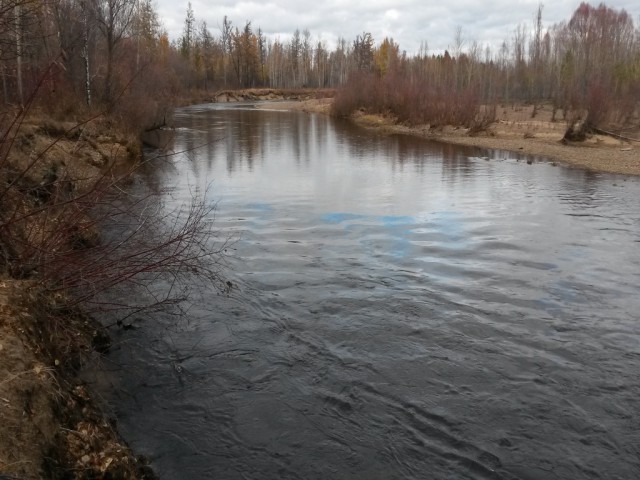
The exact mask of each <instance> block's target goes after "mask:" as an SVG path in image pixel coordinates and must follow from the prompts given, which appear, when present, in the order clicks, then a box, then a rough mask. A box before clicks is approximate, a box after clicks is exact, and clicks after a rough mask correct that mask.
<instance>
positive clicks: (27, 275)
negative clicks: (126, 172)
mask: <svg viewBox="0 0 640 480" xmlns="http://www.w3.org/2000/svg"><path fill="white" fill-rule="evenodd" d="M12 141H13V148H12V149H11V151H10V153H9V156H7V157H3V158H2V162H0V166H1V167H2V168H1V170H0V175H1V176H2V178H1V180H2V185H3V188H4V190H3V193H2V197H0V199H1V200H2V209H3V212H2V217H1V218H0V227H1V228H2V229H3V232H2V234H3V235H2V237H1V238H0V240H1V241H0V260H2V267H3V268H2V271H0V418H1V419H2V421H1V422H0V477H2V478H5V476H6V477H8V478H19V479H21V480H26V479H37V478H54V479H57V478H77V479H85V478H86V479H88V478H92V479H96V478H155V477H154V474H153V472H151V470H150V469H149V468H148V467H147V466H146V465H145V462H144V460H143V459H139V458H136V457H135V456H134V455H133V454H132V452H131V450H130V449H129V448H128V447H127V446H126V444H125V443H124V442H122V441H121V440H120V439H119V437H118V435H117V433H116V430H115V428H114V423H113V421H112V420H110V419H108V418H106V417H105V416H104V415H103V413H102V412H101V410H100V409H99V408H98V406H97V404H96V402H95V401H94V400H93V399H92V397H91V394H90V392H89V390H88V389H87V388H86V387H85V386H84V385H83V384H82V383H81V382H80V381H79V380H78V378H77V374H78V372H79V371H80V369H81V368H82V365H83V364H85V363H86V362H87V361H88V360H89V358H90V357H91V356H92V355H96V354H97V353H96V351H98V350H100V351H104V350H105V349H106V348H107V347H108V337H107V335H106V334H105V332H104V331H103V329H102V327H101V326H100V325H99V324H98V323H97V322H96V321H95V320H93V319H92V318H89V317H88V316H86V315H85V314H83V312H82V311H81V310H80V309H77V308H73V307H70V304H69V302H67V301H66V297H65V296H64V293H62V292H58V293H52V292H50V291H49V292H48V293H46V292H47V289H45V288H42V283H41V272H39V268H40V267H39V266H38V263H37V262H36V261H33V263H32V260H34V259H36V258H40V257H41V256H42V255H43V254H44V252H45V251H46V250H47V249H48V248H51V247H50V245H52V243H47V242H46V239H51V238H52V236H53V237H55V235H57V234H58V233H57V232H58V231H59V229H58V227H56V226H59V225H60V224H61V223H59V222H63V220H64V218H62V217H68V216H69V215H68V211H67V210H64V208H65V207H68V206H69V205H70V201H67V200H66V199H65V198H66V197H65V198H63V195H69V198H72V196H71V194H70V193H69V192H72V191H73V192H83V191H84V190H85V189H87V188H91V187H90V186H91V185H92V183H93V182H94V181H95V180H93V179H95V178H96V177H100V178H104V177H105V175H106V174H107V173H108V175H110V176H116V177H117V175H118V174H117V172H118V171H120V170H121V169H126V165H127V164H129V163H130V162H134V161H135V159H136V157H137V156H138V148H139V147H138V146H137V144H136V142H135V141H131V139H126V138H123V137H122V136H121V135H120V136H118V135H117V134H114V133H111V132H110V128H109V126H108V125H100V124H95V123H94V124H85V125H77V126H74V124H67V123H60V122H52V121H50V120H42V119H40V120H36V121H32V122H25V123H24V124H23V125H22V126H21V127H20V129H19V130H18V131H17V132H16V133H15V136H14V138H12ZM79 196H80V198H82V195H81V194H79ZM54 197H55V199H54ZM58 217H60V218H58ZM76 220H77V221H78V222H81V221H82V219H76ZM63 224H64V225H67V223H63ZM76 225H77V224H76ZM83 235H84V236H82V235H79V236H78V235H77V236H76V237H75V240H76V241H77V242H78V243H79V244H83V245H86V244H87V242H89V243H90V242H91V241H92V239H91V238H89V236H91V235H92V229H87V230H86V231H85V232H84V234H83ZM60 245H62V244H60ZM38 249H40V250H41V252H40V253H38Z"/></svg>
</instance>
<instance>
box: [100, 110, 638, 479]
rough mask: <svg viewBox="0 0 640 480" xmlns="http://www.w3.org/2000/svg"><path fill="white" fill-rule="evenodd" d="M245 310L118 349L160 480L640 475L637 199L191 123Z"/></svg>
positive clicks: (402, 142)
mask: <svg viewBox="0 0 640 480" xmlns="http://www.w3.org/2000/svg"><path fill="white" fill-rule="evenodd" d="M177 122H178V124H179V126H180V130H179V132H178V135H177V137H176V139H175V149H176V151H185V152H186V153H183V154H180V155H178V156H177V158H175V162H174V164H175V165H174V166H173V167H171V168H169V167H167V166H164V167H162V166H160V165H159V166H158V169H157V170H156V171H155V172H154V178H155V179H156V181H158V182H159V183H160V184H163V183H164V185H165V186H166V187H167V190H168V193H167V204H168V206H170V205H171V203H172V202H180V201H182V200H183V199H185V198H187V197H188V196H189V195H190V192H192V191H193V190H194V189H195V188H203V187H205V186H206V185H208V184H209V183H212V184H213V195H212V198H211V201H212V202H218V211H217V216H216V224H217V225H218V226H219V228H221V229H225V230H226V231H233V232H239V233H240V234H241V240H240V241H239V242H238V244H237V245H236V249H237V250H236V252H235V253H236V256H235V258H234V259H232V260H231V263H232V270H231V271H230V272H229V274H230V276H231V279H232V281H233V284H234V286H235V287H234V289H233V291H232V292H231V294H230V295H228V296H224V295H216V294H215V293H211V294H210V295H209V296H207V295H204V297H203V298H201V299H199V301H198V302H195V303H194V305H193V306H192V308H191V310H190V313H189V316H188V318H186V319H185V320H184V321H182V322H180V323H179V324H177V325H176V323H175V321H174V320H173V319H164V318H162V317H161V316H158V317H155V318H154V319H153V323H149V324H148V327H146V328H141V329H139V330H136V331H133V332H132V331H127V332H121V333H120V334H119V338H118V339H117V340H119V341H120V342H121V343H120V348H117V349H115V350H114V352H113V353H112V354H111V355H110V357H109V358H108V362H109V364H108V367H109V368H108V369H109V370H110V371H111V373H112V380H111V381H112V382H113V391H112V392H111V397H110V399H111V401H112V402H113V404H114V408H115V409H116V412H117V414H118V417H119V421H120V427H121V429H122V431H123V433H124V434H125V436H126V438H127V439H128V440H129V441H130V442H131V443H132V444H133V446H134V447H135V448H136V449H137V450H138V451H140V452H143V453H145V454H147V455H149V456H150V458H151V459H152V461H153V465H154V466H155V467H156V469H157V470H158V472H159V473H160V475H161V477H162V478H203V479H204V478H224V479H236V478H237V479H249V478H254V479H265V478H269V479H271V478H274V479H275V478H278V479H289V478H290V479H294V478H304V479H327V478H331V479H339V478H344V479H353V478H359V479H360V478H361V479H394V478H398V479H399V478H415V479H423V478H433V479H545V480H546V479H578V478H619V479H632V478H640V460H639V458H640V457H639V455H640V450H639V447H638V446H639V445H640V433H639V432H640V420H638V419H639V418H640V407H639V404H638V401H637V399H638V397H639V396H640V383H639V382H638V372H639V371H640V324H638V321H637V319H638V314H637V312H638V311H640V296H639V295H638V285H640V249H639V243H638V242H639V241H640V183H639V182H638V180H637V179H635V178H623V177H612V176H608V175H599V174H593V173H586V172H583V171H580V170H570V169H565V168H562V167H554V166H552V165H551V164H547V163H544V162H541V161H540V162H534V164H533V165H527V162H526V161H523V160H524V158H518V157H516V156H514V155H511V154H507V153H504V152H498V151H483V150H479V149H475V148H461V147H455V146H451V145H443V144H433V143H428V142H425V141H421V140H418V139H412V138H406V137H402V136H385V135H376V134H374V133H372V132H369V131H365V130H362V129H358V128H355V127H353V126H351V125H350V124H348V123H345V122H340V121H333V120H331V119H329V118H325V117H322V116H316V115H309V114H305V113H292V112H272V111H255V110H253V109H252V108H250V107H248V106H246V105H238V106H233V107H227V108H217V107H215V106H213V107H212V106H200V107H190V108H186V109H183V110H181V111H180V112H179V114H178V118H177Z"/></svg>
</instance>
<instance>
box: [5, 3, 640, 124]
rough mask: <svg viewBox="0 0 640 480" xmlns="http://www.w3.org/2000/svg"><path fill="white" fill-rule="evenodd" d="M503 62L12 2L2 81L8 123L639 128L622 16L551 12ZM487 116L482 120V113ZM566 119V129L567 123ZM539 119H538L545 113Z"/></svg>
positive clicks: (639, 64)
mask: <svg viewBox="0 0 640 480" xmlns="http://www.w3.org/2000/svg"><path fill="white" fill-rule="evenodd" d="M533 18H534V20H533V22H529V23H530V24H527V23H522V24H520V26H519V27H518V28H517V29H516V30H515V31H514V32H513V34H512V36H511V38H509V39H505V40H504V41H503V43H502V45H501V47H500V48H499V49H498V50H497V51H494V50H492V49H491V48H490V47H488V46H485V47H483V46H481V45H479V44H477V43H476V42H465V40H464V39H463V37H462V31H461V29H458V30H457V31H456V32H452V33H453V34H454V36H453V38H454V41H453V46H452V47H451V48H450V49H449V50H447V51H445V52H444V53H438V54H436V53H430V52H429V51H428V48H427V46H426V45H423V47H422V48H421V50H420V51H419V52H418V53H417V54H415V55H407V54H406V52H404V51H402V50H401V46H400V45H398V44H397V43H396V42H395V41H394V40H393V39H392V38H384V39H381V40H380V41H379V42H377V41H376V39H374V38H373V36H372V35H371V33H368V32H362V33H360V34H357V35H356V36H355V38H354V39H353V40H350V41H348V40H347V39H345V38H341V39H339V41H338V42H337V45H336V46H335V48H332V49H331V48H329V47H328V46H327V44H326V43H325V42H323V41H321V40H317V41H315V40H312V38H313V37H312V34H311V32H309V30H306V29H304V30H302V31H300V30H296V31H295V32H293V34H292V36H291V38H290V40H288V41H281V40H279V39H268V38H267V37H266V36H265V35H264V33H263V31H262V29H261V28H260V27H257V28H255V27H254V25H252V22H251V21H247V22H246V23H245V24H244V25H243V26H238V25H234V24H233V23H232V22H231V21H230V20H229V19H228V17H226V16H225V17H224V18H223V19H222V20H221V24H220V28H219V29H218V30H219V31H218V32H213V31H212V29H210V28H209V27H208V25H207V24H206V22H204V21H198V20H197V17H196V14H195V12H194V11H193V8H192V6H191V4H189V5H188V7H187V11H186V13H185V19H184V28H183V34H182V36H181V37H180V38H178V39H174V40H170V39H169V37H168V34H167V32H166V31H165V30H164V29H163V26H162V24H161V21H160V19H159V16H158V13H157V11H156V9H155V7H154V4H153V3H152V1H151V0H140V1H138V2H133V1H130V0H54V1H50V2H42V1H39V0H10V1H6V0H5V1H2V3H1V8H0V61H1V63H0V76H1V77H2V95H3V103H4V105H5V109H4V111H5V112H7V111H9V109H10V108H11V106H16V105H17V106H21V105H25V104H26V103H28V102H29V101H30V99H32V100H35V101H36V103H37V104H38V105H40V106H42V107H43V108H45V109H48V110H50V111H52V112H57V113H63V114H64V113H66V114H71V113H78V112H87V111H93V110H96V109H98V110H101V111H105V112H108V113H109V114H111V115H113V116H115V118H116V119H119V120H121V121H122V122H124V123H125V124H126V125H125V126H126V127H133V128H138V129H144V128H146V127H148V126H150V125H156V124H158V123H161V122H162V119H164V118H167V117H168V116H170V114H171V111H172V109H173V108H174V106H175V105H176V103H177V101H178V100H177V99H179V98H185V97H189V96H190V95H191V94H193V93H194V92H202V91H212V92H213V91H216V90H219V89H231V88H256V87H269V88H283V89H296V88H342V90H341V92H340V94H339V95H338V99H337V101H336V107H335V108H334V112H335V113H337V114H348V113H349V112H351V111H353V110H354V109H357V108H366V109H368V110H371V111H374V112H385V111H386V112H390V113H392V114H394V115H396V116H397V117H398V118H399V119H400V120H401V121H406V122H410V123H430V124H435V125H440V124H455V125H465V126H467V127H474V126H475V127H476V128H481V127H482V124H483V122H484V123H486V122H488V121H491V119H492V116H491V109H487V108H486V106H487V105H496V104H498V103H501V104H506V103H516V102H526V103H529V104H533V105H534V106H535V105H538V104H541V103H543V102H547V103H550V104H551V105H552V106H553V109H554V119H556V118H557V119H560V117H562V118H563V119H564V120H566V121H567V122H569V123H571V122H574V121H575V120H576V119H578V118H581V119H582V120H583V121H585V123H589V124H590V125H594V126H601V125H609V124H611V123H614V124H616V125H624V124H627V123H630V122H632V121H633V120H634V115H635V114H636V109H637V104H638V99H639V98H640V30H639V29H638V26H636V25H635V24H634V22H633V19H632V18H631V16H630V15H629V14H628V13H627V12H626V11H624V10H616V9H613V8H610V7H607V6H606V5H605V4H600V5H598V6H592V5H590V4H588V3H581V4H580V5H579V6H578V7H577V9H576V10H575V12H574V13H573V15H572V16H571V18H569V19H565V20H562V19H561V20H560V21H558V22H557V23H555V24H553V25H552V26H551V27H549V28H544V27H543V21H542V19H543V7H542V5H540V6H539V7H538V9H537V12H535V14H534V16H533ZM483 106H484V107H483ZM556 112H557V113H558V116H557V117H556V115H555V113H556ZM534 114H535V108H534Z"/></svg>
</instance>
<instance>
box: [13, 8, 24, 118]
mask: <svg viewBox="0 0 640 480" xmlns="http://www.w3.org/2000/svg"><path fill="white" fill-rule="evenodd" d="M20 10H21V9H20V4H19V3H18V4H16V6H15V7H14V13H15V17H16V18H15V27H16V83H17V90H18V101H19V102H20V106H21V107H23V106H24V92H23V90H22V26H21V25H20V23H21V22H20V17H21V15H22V13H21V11H20Z"/></svg>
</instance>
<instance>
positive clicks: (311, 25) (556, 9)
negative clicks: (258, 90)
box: [156, 0, 640, 54]
mask: <svg viewBox="0 0 640 480" xmlns="http://www.w3.org/2000/svg"><path fill="white" fill-rule="evenodd" d="M156 2H157V3H156V5H157V9H158V13H159V15H160V17H161V20H162V22H163V25H164V27H165V28H166V30H167V31H168V32H169V36H170V37H171V38H172V39H175V38H178V37H179V36H180V35H181V34H182V29H183V26H184V18H185V15H186V11H187V3H188V2H187V1H186V0H185V1H176V0H156ZM598 3H600V0H595V1H592V2H591V4H592V5H597V4H598ZM538 4H539V1H538V0H494V1H492V2H490V3H489V2H478V1H473V0H439V1H429V0H427V1H425V0H316V1H312V0H268V1H252V0H245V1H234V0H192V1H191V5H192V7H193V10H194V13H195V16H196V19H197V21H198V22H201V21H203V20H204V21H206V22H207V25H208V27H209V29H210V31H211V33H212V34H213V35H216V36H217V35H219V34H220V25H221V24H222V19H223V17H224V16H225V15H227V17H228V18H229V19H230V20H231V21H232V22H233V25H234V26H239V27H243V26H244V24H245V22H246V21H247V20H250V21H251V22H252V26H253V27H254V29H255V30H257V28H258V27H261V28H262V31H263V32H264V33H265V35H266V36H267V37H269V38H271V39H275V38H278V37H279V38H280V40H282V41H286V40H288V39H289V38H290V37H291V34H292V33H293V32H294V31H295V30H296V28H298V29H300V31H302V30H304V29H308V30H309V31H310V32H311V37H312V40H313V41H314V42H317V41H318V40H323V41H325V42H326V43H327V45H328V46H329V47H330V48H333V47H334V46H335V44H336V40H337V38H339V37H340V36H342V37H344V38H346V39H347V40H348V41H351V40H353V39H354V38H355V36H356V35H357V34H361V33H362V32H371V34H372V35H373V37H374V39H375V40H376V43H379V42H380V41H381V40H382V39H383V38H384V37H385V36H390V37H393V39H394V40H395V41H396V42H397V43H399V44H400V48H401V49H402V50H406V51H407V53H409V54H413V53H417V51H418V49H419V47H420V43H421V42H423V41H426V42H427V44H428V46H429V51H431V52H442V51H443V50H444V49H446V48H449V47H450V46H451V45H453V43H454V37H455V34H456V31H457V29H458V28H461V29H462V30H461V31H462V38H463V40H464V41H465V45H466V46H468V45H469V44H471V42H473V41H476V42H478V43H479V44H481V45H490V46H492V48H494V47H495V48H497V47H498V46H499V45H500V44H501V43H502V40H505V39H509V38H511V37H512V35H513V32H514V30H515V28H516V27H517V26H518V25H519V24H525V25H526V26H527V27H528V28H529V29H530V28H531V26H532V24H533V18H534V15H535V12H536V10H537V8H538ZM579 4H580V1H579V0H572V1H568V0H555V1H550V2H547V3H546V4H545V3H544V2H543V5H544V7H543V14H542V18H543V24H544V25H545V26H550V25H552V24H554V23H557V22H559V21H562V20H568V19H569V18H570V16H571V14H572V13H573V11H575V9H576V8H577V7H578V5H579ZM606 4H607V5H608V6H609V7H611V8H615V9H622V8H624V9H625V10H626V11H627V12H628V13H629V14H631V16H632V17H633V20H634V22H635V23H636V25H637V24H638V22H640V1H638V0H614V1H610V2H606Z"/></svg>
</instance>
